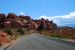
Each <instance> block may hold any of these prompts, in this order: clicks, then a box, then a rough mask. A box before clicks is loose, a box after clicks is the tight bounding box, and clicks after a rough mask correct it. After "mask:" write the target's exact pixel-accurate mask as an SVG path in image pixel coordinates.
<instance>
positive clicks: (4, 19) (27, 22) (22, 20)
mask: <svg viewBox="0 0 75 50" xmlns="http://www.w3.org/2000/svg"><path fill="white" fill-rule="evenodd" d="M0 28H27V29H33V30H42V29H45V30H51V29H57V25H56V24H55V23H53V21H49V20H48V19H47V20H45V19H43V18H42V19H38V20H34V19H32V18H31V17H30V16H24V15H19V16H17V15H16V14H14V13H9V14H8V15H7V16H6V15H5V14H0Z"/></svg>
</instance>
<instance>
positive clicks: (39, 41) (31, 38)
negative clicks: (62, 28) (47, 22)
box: [7, 34, 75, 50]
mask: <svg viewBox="0 0 75 50" xmlns="http://www.w3.org/2000/svg"><path fill="white" fill-rule="evenodd" d="M7 50H75V46H71V45H68V44H65V43H62V42H58V41H55V40H51V39H47V38H43V37H41V36H39V35H37V34H31V35H28V36H27V37H22V38H21V39H20V40H18V42H16V43H15V44H14V45H13V46H10V47H9V48H8V49H7Z"/></svg>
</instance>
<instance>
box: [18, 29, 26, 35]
mask: <svg viewBox="0 0 75 50" xmlns="http://www.w3.org/2000/svg"><path fill="white" fill-rule="evenodd" d="M17 32H19V33H20V35H24V33H25V30H24V29H23V28H19V29H18V30H17Z"/></svg>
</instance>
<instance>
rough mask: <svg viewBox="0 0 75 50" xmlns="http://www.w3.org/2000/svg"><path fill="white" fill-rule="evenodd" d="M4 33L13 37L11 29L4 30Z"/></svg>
mask: <svg viewBox="0 0 75 50" xmlns="http://www.w3.org/2000/svg"><path fill="white" fill-rule="evenodd" d="M4 32H6V33H8V35H13V32H12V30H11V29H9V28H7V29H4Z"/></svg>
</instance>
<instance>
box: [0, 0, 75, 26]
mask: <svg viewBox="0 0 75 50" xmlns="http://www.w3.org/2000/svg"><path fill="white" fill-rule="evenodd" d="M10 12H12V13H15V14H17V15H19V14H22V15H24V14H25V15H30V16H31V17H32V18H34V19H39V18H42V17H43V18H45V19H47V18H48V19H49V20H53V21H54V22H55V23H57V24H58V25H68V24H71V25H75V15H74V14H75V0H0V13H5V14H8V13H10Z"/></svg>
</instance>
